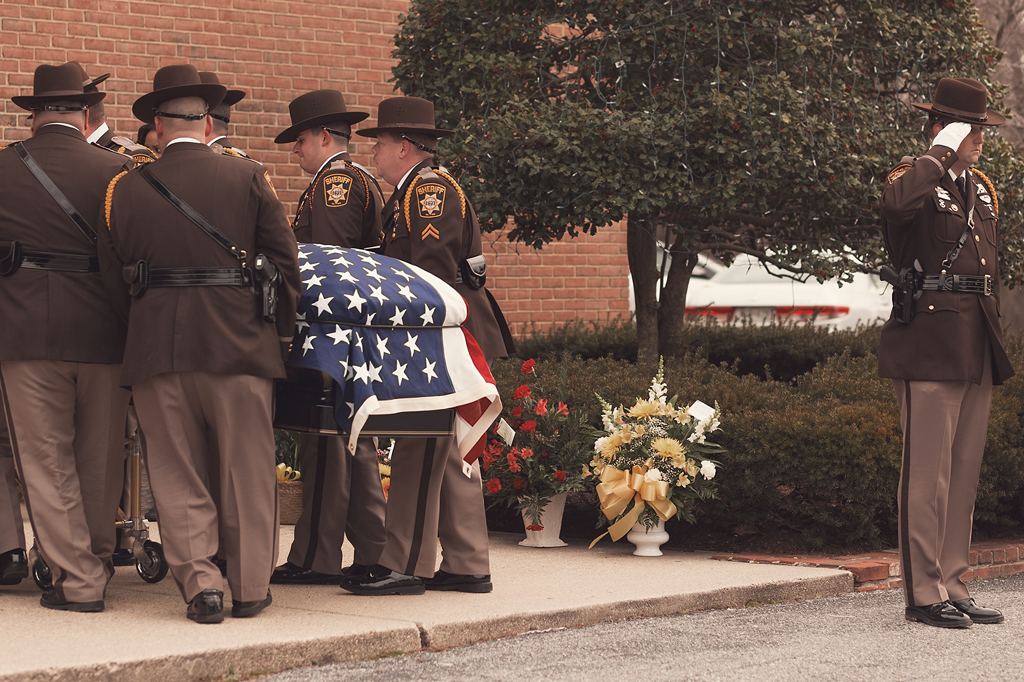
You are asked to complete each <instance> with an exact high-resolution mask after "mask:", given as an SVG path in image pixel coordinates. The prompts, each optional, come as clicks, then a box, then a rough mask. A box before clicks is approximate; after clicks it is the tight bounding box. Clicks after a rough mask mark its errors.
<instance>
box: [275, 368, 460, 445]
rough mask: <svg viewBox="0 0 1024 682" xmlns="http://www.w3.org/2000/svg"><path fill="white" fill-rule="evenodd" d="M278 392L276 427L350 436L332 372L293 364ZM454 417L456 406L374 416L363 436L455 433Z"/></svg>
mask: <svg viewBox="0 0 1024 682" xmlns="http://www.w3.org/2000/svg"><path fill="white" fill-rule="evenodd" d="M274 395H275V400H276V405H275V410H274V427H275V428H278V429H288V430H289V431H300V432H302V433H313V434H317V435H321V436H347V435H348V431H346V430H345V429H344V428H343V427H341V426H339V425H338V420H337V419H336V418H335V408H336V407H337V400H338V383H337V382H336V381H334V380H333V379H332V378H331V377H330V375H325V374H324V373H323V372H319V371H316V370H310V369H301V368H294V367H289V368H288V378H287V379H278V380H277V383H276V386H275V390H274ZM454 420H455V410H453V409H448V410H427V411H421V412H406V413H403V414H380V415H370V416H369V417H367V418H366V423H365V424H364V425H363V428H362V429H361V430H360V432H359V435H361V436H380V437H398V436H420V437H429V436H449V435H451V434H452V433H453V423H454Z"/></svg>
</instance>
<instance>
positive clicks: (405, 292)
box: [398, 284, 416, 303]
mask: <svg viewBox="0 0 1024 682" xmlns="http://www.w3.org/2000/svg"><path fill="white" fill-rule="evenodd" d="M398 294H399V296H402V297H404V298H405V300H406V301H408V302H410V303H411V302H412V301H414V300H415V299H416V294H414V293H412V289H411V288H409V287H407V286H405V285H404V284H399V285H398Z"/></svg>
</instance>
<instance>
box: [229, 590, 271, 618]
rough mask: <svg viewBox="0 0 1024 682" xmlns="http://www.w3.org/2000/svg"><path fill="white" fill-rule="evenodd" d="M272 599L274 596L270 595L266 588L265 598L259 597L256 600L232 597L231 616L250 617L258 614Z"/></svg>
mask: <svg viewBox="0 0 1024 682" xmlns="http://www.w3.org/2000/svg"><path fill="white" fill-rule="evenodd" d="M272 601H274V598H273V597H272V596H270V590H267V598H266V599H259V600H257V601H238V600H237V599H232V600H231V617H232V618H252V617H253V616H258V615H260V612H261V611H262V610H263V609H265V608H267V607H268V606H270V602H272Z"/></svg>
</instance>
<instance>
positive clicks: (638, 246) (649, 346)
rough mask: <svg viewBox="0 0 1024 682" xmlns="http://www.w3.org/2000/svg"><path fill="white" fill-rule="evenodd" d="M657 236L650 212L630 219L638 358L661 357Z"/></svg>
mask: <svg viewBox="0 0 1024 682" xmlns="http://www.w3.org/2000/svg"><path fill="white" fill-rule="evenodd" d="M657 253H658V251H657V239H656V237H655V234H654V225H653V224H652V223H651V221H650V220H649V218H648V217H647V216H634V215H633V214H630V215H629V217H628V218H627V219H626V255H627V256H628V258H629V275H630V277H631V278H632V280H633V300H634V301H635V303H636V340H637V362H640V363H656V362H657V361H658V354H659V353H658V350H659V349H658V299H657V295H656V285H657V283H658V267H657Z"/></svg>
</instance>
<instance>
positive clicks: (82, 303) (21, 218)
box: [0, 125, 133, 364]
mask: <svg viewBox="0 0 1024 682" xmlns="http://www.w3.org/2000/svg"><path fill="white" fill-rule="evenodd" d="M24 144H25V149H27V150H28V152H29V154H31V155H32V157H33V158H34V159H35V160H36V162H37V163H38V164H39V166H40V167H41V168H42V169H43V170H44V171H45V172H46V174H47V175H48V176H49V177H50V179H51V180H53V182H54V183H55V184H56V185H57V187H58V188H59V189H60V190H61V192H63V194H64V195H65V196H66V197H67V198H68V201H70V202H71V204H72V205H73V206H74V207H75V209H76V210H77V211H78V212H79V213H80V214H81V215H82V217H83V218H85V220H86V221H87V222H88V223H89V224H90V225H91V226H92V228H93V230H95V231H96V232H99V231H100V229H101V226H100V225H99V224H98V223H97V221H96V216H98V215H99V214H100V209H101V208H102V206H103V197H104V195H105V192H106V188H107V183H108V182H110V179H111V178H112V177H114V176H115V175H117V174H118V173H120V172H121V171H123V170H125V169H126V168H128V167H130V166H131V165H133V164H132V161H131V160H130V159H128V158H126V157H124V156H122V155H120V154H114V153H111V152H109V151H107V150H104V149H98V148H97V147H94V146H92V145H91V144H89V143H88V142H87V141H86V139H85V136H84V135H82V133H80V132H78V131H77V130H74V129H72V128H68V127H66V126H63V125H45V126H43V127H42V128H40V129H39V130H38V131H37V132H36V134H35V135H34V136H33V137H32V138H30V139H28V140H25V143H24ZM0 178H3V181H2V182H0V246H4V245H5V244H6V243H8V242H10V241H12V240H17V241H18V242H20V243H21V247H22V249H23V250H27V251H42V252H50V253H64V254H76V255H82V256H95V255H96V247H95V246H94V245H93V244H92V243H91V242H90V241H89V239H88V238H86V236H85V235H84V234H83V233H82V231H81V230H80V229H79V228H78V226H77V225H75V223H74V222H72V221H71V218H69V217H68V215H67V214H66V213H65V212H64V211H63V210H62V209H61V208H60V206H58V205H57V202H56V201H54V199H53V198H52V197H51V196H50V194H49V193H48V192H47V191H46V190H45V189H43V186H42V185H41V184H39V181H38V180H36V178H35V177H34V176H33V175H32V174H31V173H30V172H29V170H28V168H26V167H25V165H24V164H23V163H22V161H21V159H20V158H19V157H18V154H17V153H16V152H15V151H14V149H12V148H9V147H8V148H5V149H3V150H2V151H0ZM0 320H3V323H2V324H0V360H61V361H66V362H89V363H99V364H117V363H119V362H121V355H122V353H123V352H124V342H125V326H124V323H123V322H122V321H121V319H120V318H119V317H118V315H117V313H116V312H115V310H114V308H113V307H112V306H111V303H110V300H109V298H108V297H107V294H106V292H105V291H104V288H103V282H102V280H101V279H100V276H99V274H96V273H70V272H55V271H50V270H33V269H29V268H24V267H23V268H20V269H19V270H17V271H16V272H14V273H13V274H12V275H10V276H8V277H0Z"/></svg>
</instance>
